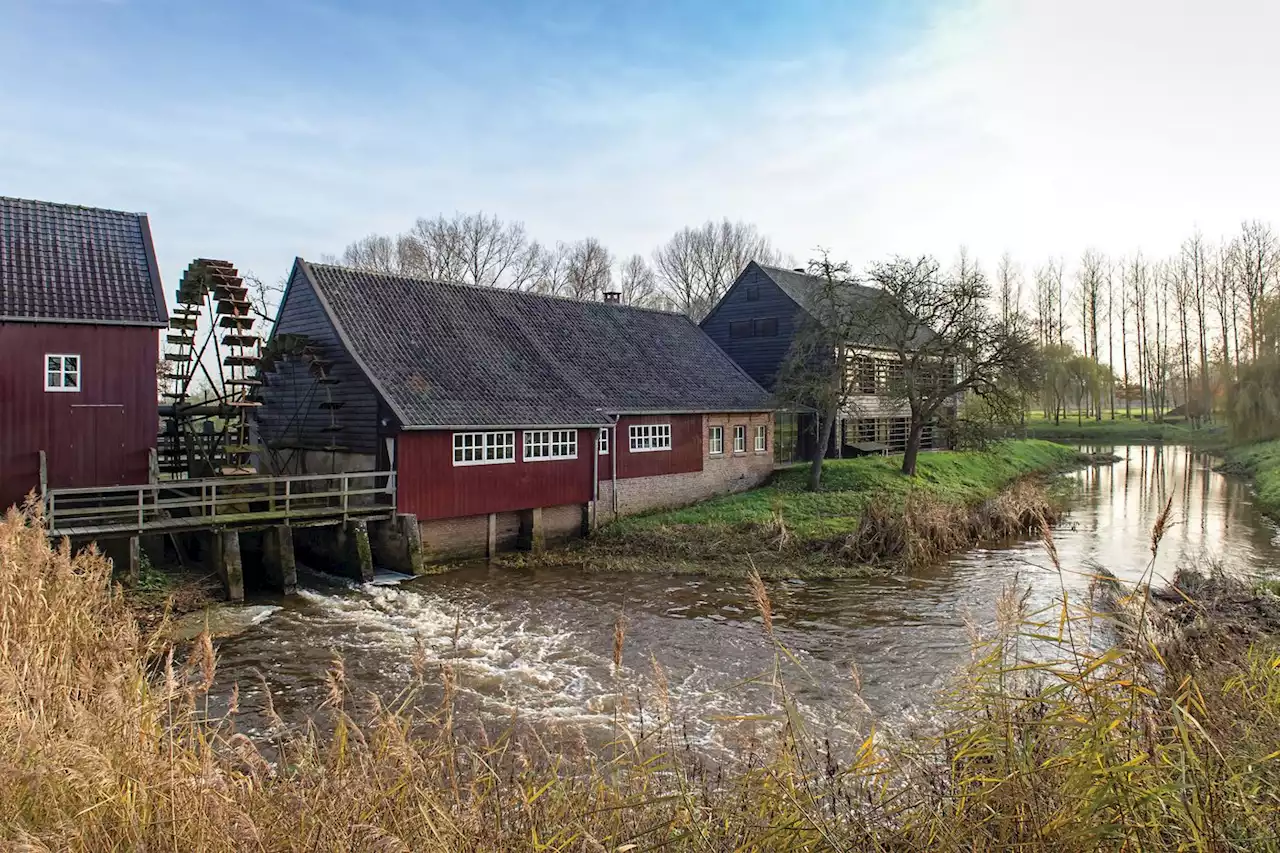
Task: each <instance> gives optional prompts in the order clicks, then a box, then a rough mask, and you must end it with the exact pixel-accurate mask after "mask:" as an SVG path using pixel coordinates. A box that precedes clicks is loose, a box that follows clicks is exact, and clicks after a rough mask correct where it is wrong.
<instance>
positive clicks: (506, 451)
mask: <svg viewBox="0 0 1280 853" xmlns="http://www.w3.org/2000/svg"><path fill="white" fill-rule="evenodd" d="M468 457H470V458H468ZM451 458H452V459H453V464H454V467H456V468H457V467H463V466H467V465H507V464H509V463H514V462H515V461H516V434H515V431H514V430H503V431H486V432H455V433H454V434H453V455H452V457H451Z"/></svg>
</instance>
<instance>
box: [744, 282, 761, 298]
mask: <svg viewBox="0 0 1280 853" xmlns="http://www.w3.org/2000/svg"><path fill="white" fill-rule="evenodd" d="M747 301H748V302H759V301H760V285H758V284H752V285H748V287H747Z"/></svg>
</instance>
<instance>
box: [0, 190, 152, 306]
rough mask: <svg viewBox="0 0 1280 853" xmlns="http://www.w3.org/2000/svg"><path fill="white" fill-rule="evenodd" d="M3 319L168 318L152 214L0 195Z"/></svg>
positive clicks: (0, 263) (0, 294)
mask: <svg viewBox="0 0 1280 853" xmlns="http://www.w3.org/2000/svg"><path fill="white" fill-rule="evenodd" d="M0 318H19V319H31V320H55V321H57V320H61V321H70V322H108V323H132V324H138V325H163V324H164V323H165V322H167V319H168V317H167V313H166V309H165V304H164V295H163V291H162V290H161V288H160V277H159V273H158V271H157V270H156V268H155V255H154V252H153V250H152V248H151V237H150V231H149V226H148V223H147V217H146V215H145V214H141V213H122V212H120V211H115V210H102V209H100V208H92V207H77V206H75V205H68V204H54V203H51V202H45V201H29V200H26V199H16V198H6V197H4V196H0Z"/></svg>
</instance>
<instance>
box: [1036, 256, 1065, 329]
mask: <svg viewBox="0 0 1280 853" xmlns="http://www.w3.org/2000/svg"><path fill="white" fill-rule="evenodd" d="M1062 303H1063V299H1062V262H1061V261H1057V260H1052V259H1051V260H1050V261H1049V262H1048V263H1046V264H1045V265H1044V266H1042V267H1039V268H1038V269H1036V316H1037V318H1038V326H1039V329H1040V344H1041V346H1051V345H1053V344H1058V345H1062V344H1065V343H1066V337H1067V328H1066V326H1067V323H1066V317H1065V315H1064V314H1063V304H1062Z"/></svg>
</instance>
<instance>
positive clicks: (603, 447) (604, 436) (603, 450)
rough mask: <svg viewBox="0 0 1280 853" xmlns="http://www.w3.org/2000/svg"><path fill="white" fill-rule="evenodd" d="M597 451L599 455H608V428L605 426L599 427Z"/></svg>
mask: <svg viewBox="0 0 1280 853" xmlns="http://www.w3.org/2000/svg"><path fill="white" fill-rule="evenodd" d="M599 453H600V455H601V456H608V455H609V430H608V429H606V428H604V427H601V428H600V449H599Z"/></svg>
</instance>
